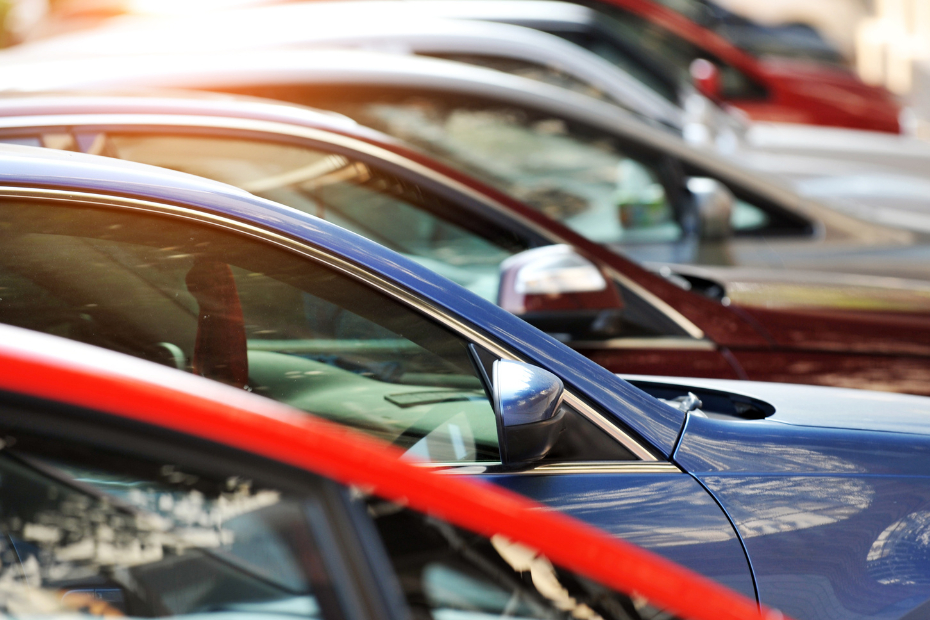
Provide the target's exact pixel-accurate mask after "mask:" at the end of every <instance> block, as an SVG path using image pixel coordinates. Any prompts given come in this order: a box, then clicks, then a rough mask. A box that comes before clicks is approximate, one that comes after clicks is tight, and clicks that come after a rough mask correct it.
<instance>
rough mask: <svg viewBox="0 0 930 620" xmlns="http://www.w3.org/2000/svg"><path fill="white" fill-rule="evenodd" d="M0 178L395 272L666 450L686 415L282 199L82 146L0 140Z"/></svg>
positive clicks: (440, 280) (524, 325)
mask: <svg viewBox="0 0 930 620" xmlns="http://www.w3.org/2000/svg"><path fill="white" fill-rule="evenodd" d="M0 185H17V186H32V187H47V188H62V189H72V190H84V191H91V192H97V193H105V194H119V195H122V196H127V195H128V196H131V197H135V198H141V199H147V200H157V201H163V202H169V203H173V204H182V205H186V206H189V207H193V208H196V209H200V210H202V211H205V212H210V213H217V214H221V215H225V216H228V217H232V218H235V219H237V220H240V221H245V222H249V223H251V224H255V225H257V226H261V227H264V228H269V229H272V230H275V231H277V232H278V233H280V234H284V235H288V236H290V237H293V238H296V239H300V240H302V241H305V242H307V243H309V244H312V245H315V246H317V247H321V248H324V249H326V250H329V251H332V252H334V253H336V254H340V255H342V256H343V257H344V258H346V259H347V260H349V261H352V262H354V263H356V264H358V265H361V266H363V267H365V268H367V269H369V270H371V271H374V272H376V273H379V274H382V275H383V276H384V277H387V278H390V279H393V280H394V281H395V282H397V283H398V284H399V285H400V286H402V287H404V288H407V289H409V290H411V291H413V292H415V293H417V294H419V295H420V296H422V297H424V298H426V299H428V300H429V301H431V302H433V303H434V304H436V305H437V306H439V307H442V308H444V309H446V310H448V311H449V312H452V313H453V314H456V315H458V316H460V317H461V318H462V319H463V320H465V321H467V322H470V323H471V324H473V325H474V326H475V327H476V328H478V329H479V330H482V331H484V332H486V333H487V334H489V335H490V336H491V337H493V338H495V339H497V340H499V341H500V342H502V343H504V344H506V345H507V346H509V347H512V348H513V349H515V350H517V351H519V352H520V353H522V354H523V355H525V356H526V357H527V358H528V360H529V361H532V362H533V363H535V364H538V365H540V366H542V367H544V368H546V369H548V370H550V371H551V372H553V373H555V374H556V375H558V376H559V377H561V378H562V379H563V381H564V382H565V384H566V385H567V386H571V387H573V388H575V389H577V390H578V391H580V392H582V393H584V394H585V395H586V396H587V398H588V399H589V400H590V401H591V404H593V405H595V406H597V407H598V408H600V409H602V410H603V411H605V412H607V413H610V414H613V415H615V416H617V417H618V418H620V419H621V421H622V422H623V423H624V424H626V425H627V426H629V427H630V428H631V429H632V430H633V431H634V432H635V433H637V434H639V435H640V436H641V437H643V438H644V439H645V440H646V441H647V442H648V443H649V444H651V445H652V446H653V447H654V448H656V450H657V451H658V452H659V453H661V454H663V455H665V456H668V455H669V454H671V450H672V447H673V446H674V443H675V440H676V438H677V437H678V433H679V431H680V429H681V425H682V423H683V421H684V415H683V414H682V413H681V412H680V411H678V410H677V409H673V408H672V407H668V406H667V405H664V404H663V403H660V402H659V401H657V400H655V399H654V398H652V397H651V396H649V395H647V394H645V393H644V392H642V391H640V390H639V389H637V388H635V387H633V386H632V385H630V384H629V383H627V382H625V381H623V380H622V379H619V378H618V377H616V376H615V375H613V374H612V373H610V372H608V371H607V370H605V369H604V368H603V367H601V366H599V365H598V364H595V363H594V362H592V361H590V360H589V359H587V358H586V357H584V356H582V355H580V354H578V353H576V352H575V351H573V350H571V349H570V348H569V347H567V346H565V345H563V344H562V343H560V342H558V341H556V340H554V339H553V338H550V337H549V336H547V335H545V334H544V333H542V332H541V331H539V330H537V329H536V328H534V327H532V326H531V325H529V324H528V323H526V322H525V321H523V320H521V319H518V318H517V317H515V316H513V315H512V314H510V313H508V312H506V311H504V310H501V309H500V308H499V307H497V306H495V305H494V304H491V303H488V302H486V301H485V300H483V299H481V298H479V297H478V296H476V295H474V294H473V293H471V292H469V291H467V290H466V289H464V288H462V287H460V286H458V285H456V284H454V283H452V282H450V281H448V280H446V279H445V278H443V277H442V276H439V275H437V274H435V273H434V272H432V271H430V270H428V269H425V268H424V267H421V266H420V265H418V264H416V263H414V262H413V261H410V260H407V259H406V258H404V257H402V256H400V255H399V254H396V253H394V252H392V251H390V250H388V249H386V248H384V247H382V246H380V245H378V244H376V243H373V242H372V241H369V240H367V239H365V238H363V237H360V236H358V235H355V234H354V233H351V232H348V231H346V230H344V229H342V228H339V227H337V226H334V225H332V224H330V223H328V222H325V221H323V220H320V219H318V218H316V217H313V216H312V215H308V214H306V213H303V212H301V211H297V210H296V209H292V208H290V207H285V206H283V205H280V204H278V203H274V202H271V201H268V200H264V199H261V198H257V197H255V196H253V195H251V194H249V193H247V192H244V191H242V190H237V189H235V188H232V187H229V186H227V185H224V184H221V183H217V182H215V181H210V180H207V179H201V178H199V177H195V176H192V175H187V174H183V173H178V172H173V171H170V170H165V169H159V168H154V167H150V166H145V165H142V164H135V163H132V162H126V161H119V160H114V159H108V158H102V157H94V156H91V155H83V154H79V153H70V152H64V151H51V150H49V149H34V148H31V147H23V146H14V145H2V146H0Z"/></svg>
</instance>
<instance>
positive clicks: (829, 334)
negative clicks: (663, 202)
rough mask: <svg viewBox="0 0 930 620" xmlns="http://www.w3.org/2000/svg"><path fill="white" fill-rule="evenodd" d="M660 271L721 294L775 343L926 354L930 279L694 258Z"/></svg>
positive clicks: (929, 337)
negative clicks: (716, 263)
mask: <svg viewBox="0 0 930 620" xmlns="http://www.w3.org/2000/svg"><path fill="white" fill-rule="evenodd" d="M659 272H660V273H662V274H665V275H667V277H669V278H670V279H672V280H673V281H674V280H675V279H676V278H680V279H681V281H679V283H680V284H681V285H682V286H685V287H687V286H689V285H690V287H691V290H693V291H695V292H700V293H704V294H706V295H712V296H715V297H716V298H718V299H720V301H721V303H722V304H724V305H727V306H729V307H730V308H731V309H733V310H735V311H736V312H738V313H740V314H741V315H742V316H744V317H745V318H747V319H748V320H749V321H751V322H753V323H754V324H755V325H757V327H759V328H761V329H763V330H764V332H765V334H766V335H767V336H768V337H769V338H770V339H771V340H772V341H773V344H775V345H777V346H780V347H791V348H804V349H806V350H811V349H814V350H817V349H819V350H826V351H844V352H855V353H880V354H899V355H900V354H904V355H930V283H927V282H921V281H917V280H906V279H903V278H887V277H877V276H858V275H846V274H838V273H829V274H828V273H818V272H813V271H789V270H779V271H774V270H765V269H747V268H730V267H701V266H694V265H674V266H665V267H662V268H660V269H659Z"/></svg>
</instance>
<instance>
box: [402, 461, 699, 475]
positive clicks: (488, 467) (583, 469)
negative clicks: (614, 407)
mask: <svg viewBox="0 0 930 620" xmlns="http://www.w3.org/2000/svg"><path fill="white" fill-rule="evenodd" d="M416 465H417V466H419V467H424V468H426V469H433V470H435V472H436V473H439V474H451V475H456V476H474V475H484V476H553V475H565V474H681V473H684V472H683V471H682V470H681V469H680V468H679V467H678V466H676V465H674V464H673V463H665V462H656V463H644V462H642V461H591V462H586V461H578V462H574V463H551V464H549V463H547V464H545V465H538V466H536V467H531V468H529V469H521V470H516V471H504V470H499V469H494V468H495V467H499V466H500V463H474V464H472V463H469V464H467V465H462V464H461V463H416Z"/></svg>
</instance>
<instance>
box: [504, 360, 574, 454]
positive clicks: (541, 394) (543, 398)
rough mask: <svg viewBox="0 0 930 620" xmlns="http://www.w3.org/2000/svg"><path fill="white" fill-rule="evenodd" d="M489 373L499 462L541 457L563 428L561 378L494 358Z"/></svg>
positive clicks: (553, 443)
mask: <svg viewBox="0 0 930 620" xmlns="http://www.w3.org/2000/svg"><path fill="white" fill-rule="evenodd" d="M493 375H494V378H493V380H494V409H495V412H496V413H497V416H498V421H499V430H500V436H501V438H500V448H501V462H502V463H503V464H504V466H506V467H519V466H521V465H526V464H528V463H532V462H533V461H538V460H540V459H542V458H543V457H544V456H546V454H548V453H549V451H550V450H552V448H553V446H555V443H556V442H557V441H558V439H559V437H560V436H561V434H562V431H563V430H564V411H563V409H562V408H561V405H562V396H563V391H564V387H563V385H562V381H561V379H559V378H558V377H556V376H555V375H554V374H552V373H551V372H549V371H547V370H543V369H542V368H538V367H536V366H531V365H530V364H524V363H522V362H513V361H509V360H497V361H495V362H494V370H493Z"/></svg>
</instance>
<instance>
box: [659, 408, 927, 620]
mask: <svg viewBox="0 0 930 620" xmlns="http://www.w3.org/2000/svg"><path fill="white" fill-rule="evenodd" d="M886 413H887V414H888V415H893V414H894V412H893V410H892V411H887V412H886ZM675 460H676V462H678V463H679V464H680V465H681V466H682V467H684V468H686V469H687V470H688V471H690V472H691V473H692V474H693V475H694V476H695V477H697V478H698V479H699V480H700V481H701V482H702V483H703V484H704V485H705V486H706V487H707V488H708V489H709V490H710V491H711V492H712V493H713V494H714V496H715V497H716V498H717V500H718V501H719V502H720V503H721V504H722V505H723V506H724V507H725V508H726V510H727V512H728V513H729V514H730V516H731V517H732V518H733V521H734V523H735V525H736V527H737V530H738V532H739V534H740V536H741V538H742V540H743V542H744V544H745V546H746V549H747V551H748V553H749V556H750V557H751V559H752V566H753V569H754V571H755V577H756V582H757V586H758V588H759V596H760V598H761V600H762V601H763V602H764V603H766V604H767V605H772V606H774V607H776V608H779V609H781V610H782V611H785V612H787V613H789V614H791V615H793V616H795V617H797V618H885V617H887V618H898V617H902V616H903V615H904V614H906V613H908V612H910V611H913V610H914V608H918V607H920V606H922V605H925V604H926V603H925V602H926V601H927V599H928V598H930V437H928V436H926V435H919V434H905V433H889V432H865V431H861V430H848V429H837V428H814V427H808V426H795V425H791V424H784V423H779V422H772V421H765V420H759V421H739V422H734V421H724V420H714V419H706V418H698V417H689V419H688V423H687V426H686V429H685V432H684V434H683V437H682V442H681V445H680V447H679V448H678V450H677V451H676V453H675ZM926 611H927V609H924V610H923V611H914V613H915V616H914V617H925V616H923V615H921V614H923V613H926Z"/></svg>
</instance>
